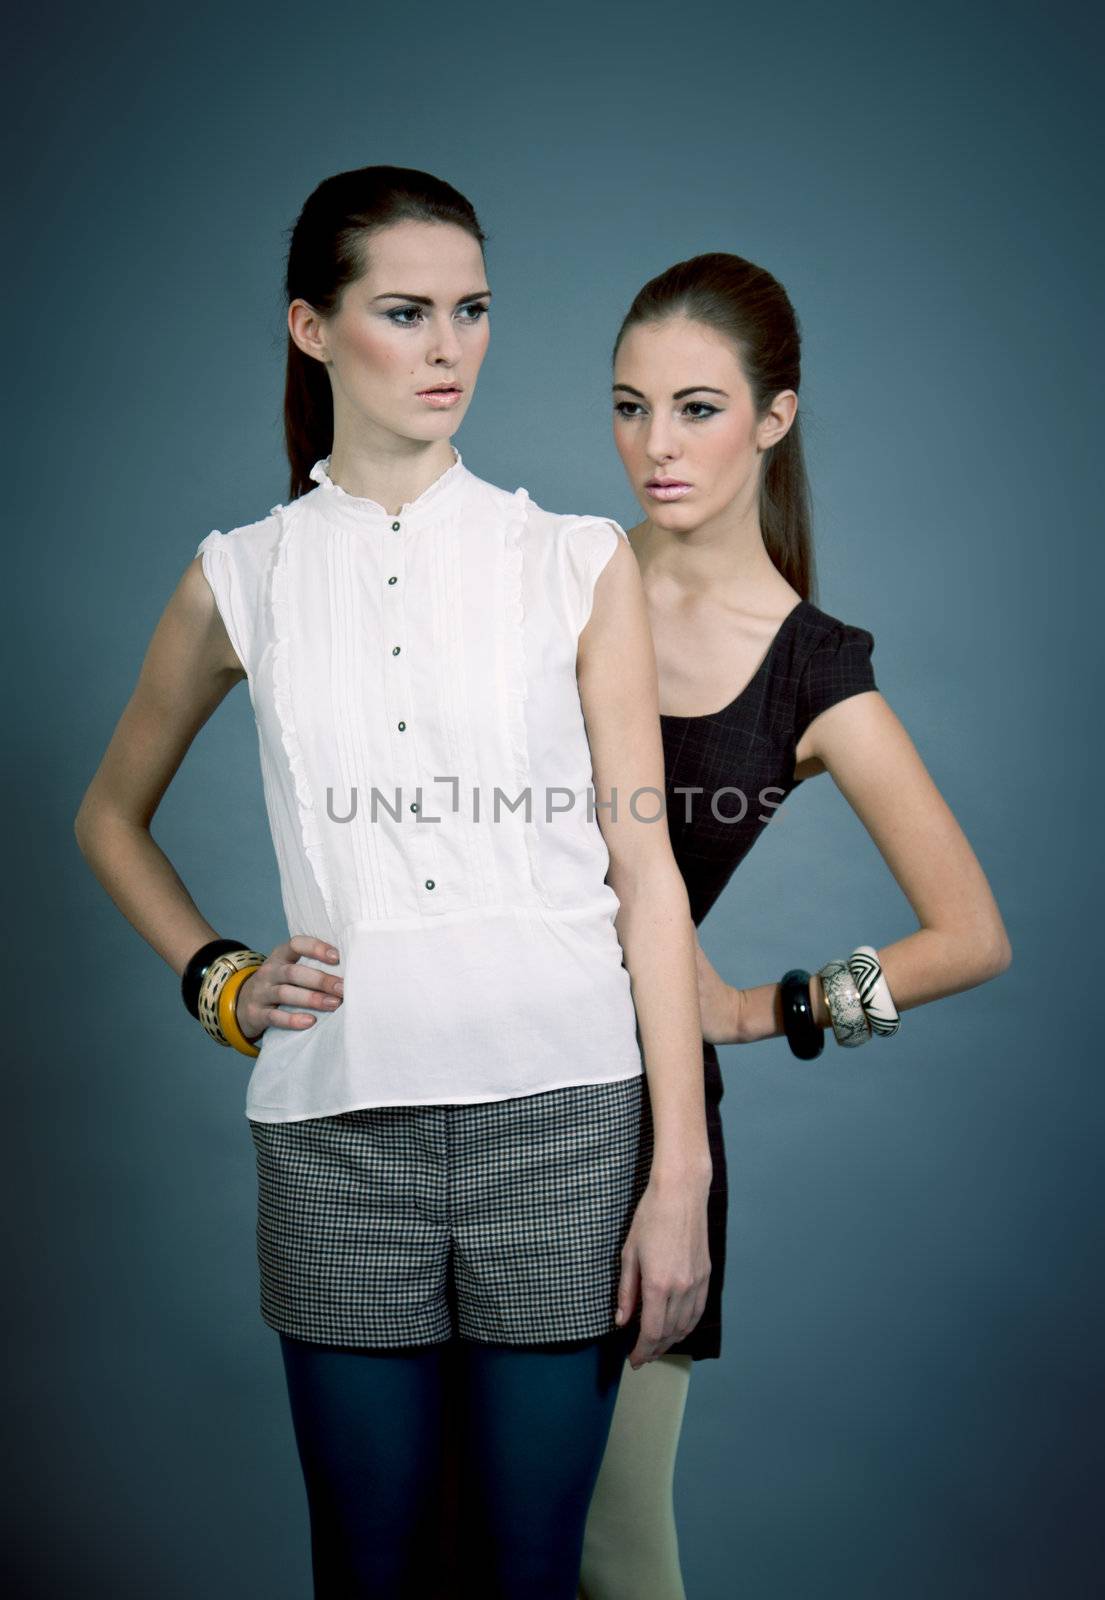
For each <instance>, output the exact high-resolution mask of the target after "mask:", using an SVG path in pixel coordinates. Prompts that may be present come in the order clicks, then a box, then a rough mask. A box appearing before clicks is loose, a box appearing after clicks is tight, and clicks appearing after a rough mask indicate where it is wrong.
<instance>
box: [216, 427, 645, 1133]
mask: <svg viewBox="0 0 1105 1600" xmlns="http://www.w3.org/2000/svg"><path fill="white" fill-rule="evenodd" d="M328 466H329V462H328V459H327V460H323V461H320V462H318V463H317V464H316V465H315V467H314V468H313V470H312V473H311V477H312V479H313V480H314V482H315V484H316V487H315V488H314V489H313V490H312V491H310V493H308V494H306V495H303V496H302V497H300V498H299V499H297V500H295V501H292V502H291V503H290V504H289V505H285V506H275V507H273V509H272V511H271V512H270V513H269V515H268V516H267V517H265V518H263V519H262V520H261V521H259V522H255V523H251V524H248V525H246V526H244V527H240V528H236V529H234V530H232V531H231V532H229V533H220V532H218V531H217V530H216V531H213V532H212V533H210V534H208V536H207V537H206V538H205V539H204V540H203V541H202V542H201V543H200V545H199V547H198V551H197V553H198V554H200V555H201V556H202V561H203V570H204V573H205V575H206V577H207V580H208V582H209V583H210V585H211V588H212V591H213V593H214V595H215V599H216V603H217V605H218V608H219V612H220V614H221V616H222V618H223V622H224V624H225V626H226V629H227V633H228V635H229V637H230V640H231V643H232V644H233V646H234V649H235V651H236V653H237V655H238V657H239V660H240V661H241V663H242V665H243V667H244V668H245V670H246V676H247V681H248V685H249V693H250V698H251V702H252V705H253V709H254V713H255V717H256V722H257V733H258V744H259V750H260V760H261V775H262V782H263V788H264V797H265V804H266V809H267V813H268V819H269V825H270V829H271V832H272V839H273V846H274V850H275V854H276V861H277V866H278V869H279V873H280V884H281V893H282V898H283V904H284V911H285V916H286V918H287V924H288V931H289V934H294V933H308V934H314V935H316V936H317V937H319V938H320V939H324V940H326V941H328V942H330V943H332V944H333V945H334V946H335V947H336V948H337V950H338V951H339V954H340V956H341V961H340V963H339V965H338V966H337V967H336V968H335V967H330V966H327V965H326V963H323V962H315V961H313V960H312V961H310V962H309V963H308V964H309V965H312V966H318V967H319V968H320V969H322V970H326V971H338V972H340V973H341V974H342V975H343V977H344V980H345V988H344V996H345V997H344V1001H343V1004H342V1005H341V1006H340V1007H339V1008H338V1010H337V1011H335V1012H332V1013H317V1014H316V1021H315V1023H314V1024H313V1026H312V1027H311V1028H309V1029H307V1030H305V1031H304V1032H298V1031H292V1030H288V1029H278V1028H269V1029H268V1030H267V1031H266V1033H265V1035H264V1036H263V1039H262V1043H261V1053H260V1055H259V1056H258V1058H257V1060H256V1061H255V1063H254V1067H253V1071H252V1074H251V1077H250V1081H249V1085H248V1089H247V1096H246V1115H247V1116H248V1117H250V1118H252V1119H254V1120H257V1121H262V1122H281V1121H294V1120H297V1119H300V1118H304V1117H310V1116H325V1115H331V1114H334V1113H337V1112H340V1111H344V1110H352V1109H355V1108H358V1107H363V1106H372V1105H412V1104H440V1103H449V1102H465V1101H481V1100H498V1099H506V1098H509V1097H511V1096H514V1095H522V1094H532V1093H537V1092H539V1091H542V1090H547V1089H551V1088H558V1087H567V1086H569V1085H575V1084H583V1083H599V1082H608V1081H612V1080H615V1079H619V1078H627V1077H634V1076H637V1075H639V1074H640V1073H641V1071H642V1070H643V1068H642V1061H641V1054H640V1045H639V1038H638V1034H637V1027H636V1016H635V1012H634V1008H633V1003H632V998H631V993H630V985H629V974H628V972H627V971H626V969H625V966H624V964H623V961H622V950H621V945H620V943H619V940H618V936H617V930H616V928H615V926H614V917H615V915H616V913H617V910H618V899H617V895H616V894H615V892H614V890H613V889H612V888H611V886H610V885H609V884H607V883H606V882H605V878H606V873H607V870H608V867H609V854H608V851H607V848H606V844H605V841H604V839H603V837H602V833H601V830H600V828H599V824H598V821H597V819H596V816H595V812H594V808H593V804H590V803H589V800H590V799H592V798H593V789H592V785H593V775H592V769H591V759H590V749H589V745H588V741H587V734H586V728H585V725H584V721H583V713H582V707H581V705H580V699H579V692H578V687H577V683H576V673H575V664H576V652H577V647H578V640H579V634H580V633H581V631H582V629H583V627H584V625H585V623H586V621H587V618H588V616H589V615H590V611H591V605H592V601H593V594H594V585H595V582H596V580H597V578H598V575H599V573H600V572H601V570H602V568H603V567H604V566H605V564H606V562H607V561H608V560H609V559H610V557H611V555H612V554H613V552H614V549H615V547H616V545H617V541H618V539H619V538H623V539H624V538H625V533H624V531H623V530H622V529H621V528H620V527H619V526H618V524H617V523H615V522H611V521H610V520H608V519H605V518H599V517H586V516H562V515H555V514H552V513H549V512H546V511H543V510H541V509H540V508H539V507H538V506H536V505H534V503H533V502H532V500H530V498H529V496H528V495H527V493H526V491H525V490H524V489H518V490H516V491H515V492H514V493H513V494H510V493H508V492H507V491H505V490H502V489H499V488H496V487H495V486H494V485H492V484H489V483H486V482H484V481H483V480H482V479H480V478H478V477H476V476H475V475H474V474H473V473H471V472H470V471H469V470H468V469H467V467H465V466H464V463H463V462H462V460H461V458H460V456H459V455H457V457H456V460H455V461H454V464H453V465H452V466H451V467H450V468H449V469H448V470H447V471H446V472H445V473H443V474H442V476H441V477H439V478H438V479H437V480H436V481H435V482H434V483H432V484H431V485H430V486H429V488H428V489H426V490H425V492H424V493H423V494H422V495H420V496H419V497H418V498H417V499H416V500H414V501H412V502H410V503H409V504H408V505H405V506H403V507H402V509H401V510H400V511H399V512H398V513H396V514H394V515H392V514H390V513H388V512H387V511H386V510H385V508H384V507H383V506H380V505H378V504H377V503H376V502H375V501H372V500H368V499H363V498H359V497H356V496H353V495H350V494H348V493H347V492H346V491H345V490H343V489H341V488H340V487H339V486H338V485H336V484H334V483H333V482H332V480H331V479H330V477H329V472H328Z"/></svg>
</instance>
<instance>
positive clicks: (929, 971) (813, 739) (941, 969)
mask: <svg viewBox="0 0 1105 1600" xmlns="http://www.w3.org/2000/svg"><path fill="white" fill-rule="evenodd" d="M799 754H800V755H801V757H802V758H803V761H805V760H810V759H812V760H816V761H818V762H820V763H821V766H822V767H823V768H824V769H825V770H826V771H828V772H830V773H831V774H832V777H833V779H834V781H835V783H836V785H837V787H838V788H839V789H840V792H841V793H842V794H843V795H844V797H845V799H846V800H847V801H848V803H849V804H850V805H851V807H852V809H853V811H855V813H856V815H857V816H858V817H859V819H860V821H861V822H862V823H863V824H864V826H865V827H866V829H867V831H868V833H869V834H870V835H871V838H872V839H873V840H874V842H875V844H876V845H877V846H878V849H879V852H880V853H881V855H882V857H883V860H884V861H885V862H886V864H887V866H888V867H889V868H890V870H891V872H892V873H893V874H894V877H895V880H896V881H897V883H898V885H899V887H900V888H901V890H902V893H903V894H904V895H905V897H906V899H907V900H908V901H909V904H910V905H911V907H912V908H913V912H914V914H915V916H916V918H917V921H918V923H919V924H920V926H919V928H918V929H917V931H916V932H915V933H911V934H908V935H907V936H906V937H905V938H903V939H898V940H896V941H895V943H893V944H890V945H887V946H886V947H885V948H884V949H882V950H880V951H879V960H880V962H881V963H882V967H883V972H884V974H885V976H886V981H887V984H888V985H889V987H890V992H891V994H892V995H893V997H894V1003H895V1005H896V1006H897V1008H898V1010H899V1011H906V1010H909V1009H910V1008H911V1007H913V1006H919V1005H924V1004H926V1003H927V1002H928V1001H930V1000H938V999H940V998H942V997H943V996H944V995H949V994H956V993H958V992H959V991H960V990H963V989H971V988H974V987H975V986H976V985H977V984H980V983H985V982H986V981H987V980H988V979H990V978H993V977H996V976H997V975H998V974H999V973H1001V972H1004V971H1005V969H1006V968H1007V967H1008V965H1009V963H1010V961H1011V959H1012V950H1011V947H1010V944H1009V937H1008V935H1007V933H1006V931H1005V925H1004V923H1003V922H1002V919H1001V913H1000V912H999V910H998V908H997V905H996V903H995V901H994V897H993V894H992V893H991V890H990V885H989V883H988V882H987V880H986V875H985V873H984V872H983V870H982V868H981V866H980V865H979V862H978V858H977V857H976V855H975V853H974V851H973V850H972V849H971V846H970V844H969V843H968V841H967V838H966V835H965V834H964V832H963V830H962V828H960V826H959V824H958V822H957V821H956V819H955V817H954V815H953V814H952V811H951V809H950V807H949V806H948V804H947V802H946V801H945V800H944V797H943V796H942V795H941V793H940V791H939V789H938V788H937V787H936V785H935V783H934V782H933V780H932V778H931V777H930V776H929V773H928V771H927V769H926V767H925V765H924V763H923V762H922V760H921V757H920V755H919V754H918V752H917V749H916V747H915V746H914V744H913V741H912V740H911V739H910V737H909V734H908V733H907V732H906V730H905V728H904V727H903V726H902V724H901V722H900V721H899V720H898V718H897V716H895V714H894V712H893V711H892V710H891V708H890V706H889V705H888V704H887V702H886V701H885V700H884V699H883V697H882V695H881V694H879V693H878V691H877V690H870V691H868V692H866V693H864V694H858V695H852V696H851V697H849V698H848V699H847V700H842V701H840V702H839V703H838V704H837V705H835V706H830V707H829V709H828V710H827V711H823V712H822V713H821V715H820V716H819V717H816V718H815V719H814V720H813V722H811V723H810V725H809V728H808V729H807V730H806V732H805V734H803V736H802V740H801V742H800V744H799ZM838 954H844V955H847V954H848V952H847V951H836V950H832V951H826V952H825V959H826V960H827V959H829V958H830V957H831V956H835V955H838ZM697 959H698V963H699V982H700V990H701V993H702V999H703V1009H704V1017H703V1020H704V1024H705V1023H707V1021H708V1023H709V1025H710V1027H711V1028H712V1030H713V1034H712V1036H713V1041H714V1043H715V1044H729V1043H734V1044H745V1043H751V1042H752V1041H753V1040H756V1039H766V1038H770V1037H772V1036H774V1035H776V1034H779V1033H781V1032H782V1031H783V1029H782V1015H781V1012H780V1010H779V986H778V984H764V985H761V986H760V987H758V988H755V989H745V990H739V989H734V988H731V987H730V986H729V985H727V984H722V982H721V979H720V978H719V977H718V975H717V973H716V972H714V969H713V968H712V967H711V966H710V964H709V962H708V961H707V959H706V957H705V955H703V954H702V952H701V950H700V951H699V952H698V955H697ZM810 989H811V994H812V998H813V1002H814V1008H815V1015H816V1017H817V1021H818V1022H819V1023H820V1025H821V1026H822V1027H828V1026H829V1021H830V1019H829V1013H828V1008H827V1007H826V1005H825V1001H824V996H823V994H822V993H821V985H820V984H819V983H812V984H811V985H810ZM707 1012H708V1013H709V1015H708V1017H707V1015H706V1013H707ZM719 1034H720V1035H723V1037H719ZM706 1036H707V1037H708V1038H709V1037H711V1034H710V1033H709V1032H708V1033H707V1035H706Z"/></svg>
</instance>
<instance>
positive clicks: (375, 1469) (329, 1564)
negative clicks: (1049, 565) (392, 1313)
mask: <svg viewBox="0 0 1105 1600" xmlns="http://www.w3.org/2000/svg"><path fill="white" fill-rule="evenodd" d="M280 1348H281V1353H282V1355H283V1357H284V1370H285V1374H286V1377H287V1382H288V1398H289V1400H290V1402H291V1410H292V1422H293V1426H294V1428H295V1436H296V1445H297V1448H298V1451H299V1458H300V1463H301V1465H302V1468H303V1476H304V1480H305V1483H306V1488H307V1504H308V1509H309V1512H310V1519H311V1561H312V1570H313V1573H314V1593H315V1597H316V1600H399V1597H401V1596H407V1595H408V1594H409V1595H412V1596H414V1595H417V1594H419V1593H420V1592H421V1590H420V1588H419V1584H420V1581H421V1575H420V1573H419V1572H418V1571H417V1570H416V1569H417V1567H418V1562H417V1561H416V1553H417V1552H418V1551H419V1550H420V1549H424V1548H426V1543H427V1541H426V1527H427V1523H428V1522H429V1519H431V1518H432V1517H433V1514H434V1511H435V1509H436V1507H435V1491H436V1489H437V1475H438V1472H439V1470H440V1462H441V1441H440V1425H441V1387H442V1385H441V1360H442V1346H441V1345H426V1346H415V1347H410V1348H403V1349H396V1350H362V1349H355V1348H345V1347H341V1346H337V1345H324V1344H312V1343H308V1342H307V1341H305V1340H302V1339H291V1338H288V1337H287V1336H286V1335H284V1334H281V1335H280ZM430 1544H431V1546H432V1538H431V1540H430Z"/></svg>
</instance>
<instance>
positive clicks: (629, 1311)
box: [614, 1248, 641, 1328]
mask: <svg viewBox="0 0 1105 1600" xmlns="http://www.w3.org/2000/svg"><path fill="white" fill-rule="evenodd" d="M640 1283H641V1272H640V1265H639V1263H638V1260H637V1252H636V1250H634V1249H632V1248H629V1249H627V1250H626V1251H625V1253H624V1254H623V1256H622V1275H621V1279H620V1280H619V1283H618V1309H617V1310H616V1311H615V1313H614V1321H615V1322H616V1323H617V1325H618V1327H619V1328H620V1327H623V1326H624V1324H625V1323H627V1322H628V1321H629V1319H630V1317H631V1316H632V1315H633V1308H634V1306H635V1305H636V1304H637V1291H638V1289H639V1288H640Z"/></svg>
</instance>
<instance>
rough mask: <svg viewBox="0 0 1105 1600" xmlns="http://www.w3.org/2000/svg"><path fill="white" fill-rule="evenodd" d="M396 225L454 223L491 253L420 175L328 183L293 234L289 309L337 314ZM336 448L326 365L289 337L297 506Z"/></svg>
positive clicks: (459, 198)
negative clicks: (375, 243) (297, 304)
mask: <svg viewBox="0 0 1105 1600" xmlns="http://www.w3.org/2000/svg"><path fill="white" fill-rule="evenodd" d="M396 222H451V223H453V224H454V225H455V226H456V227H458V228H463V229H464V230H465V232H466V233H470V234H471V235H472V237H473V239H475V240H476V241H477V243H478V244H479V246H480V249H481V250H482V249H483V246H484V243H485V240H486V235H485V234H484V232H483V230H482V228H481V227H480V225H479V222H478V221H477V219H476V213H475V211H474V210H473V208H472V205H471V203H470V201H468V200H466V199H465V197H464V196H463V195H462V194H460V193H459V192H458V191H457V190H456V189H454V188H453V187H452V186H451V185H450V184H448V183H445V182H444V181H443V180H442V179H441V178H435V177H433V176H431V174H430V173H428V172H419V171H418V170H417V169H416V168H414V167H356V168H354V169H353V170H352V171H350V172H338V173H335V174H334V176H333V177H332V178H324V179H323V181H322V182H321V183H320V184H319V185H318V187H317V188H316V189H315V190H314V191H313V192H312V193H311V194H310V195H308V197H307V200H306V202H305V204H304V206H303V209H302V211H301V212H300V213H299V216H298V217H297V219H296V221H295V224H294V226H293V227H292V228H291V229H290V230H289V231H290V234H291V242H290V244H289V247H288V265H287V270H286V272H285V277H284V290H285V296H286V298H285V307H287V306H290V305H291V303H292V301H293V300H306V301H307V303H308V304H309V305H312V306H313V307H314V308H315V310H316V311H317V312H319V314H320V315H321V316H324V317H326V316H331V315H332V314H333V312H335V311H336V310H337V307H338V304H339V302H340V300H341V297H342V294H343V292H344V291H345V289H346V287H347V285H349V284H350V283H352V282H353V280H354V279H355V278H359V277H360V276H361V274H362V273H363V272H364V270H365V265H366V251H365V243H366V240H367V239H368V238H369V237H370V236H371V235H372V234H373V233H378V232H379V230H380V229H381V228H387V227H390V226H391V224H392V223H396ZM333 443H334V401H333V391H332V390H331V388H330V379H329V376H328V375H327V372H326V368H325V367H324V366H323V364H322V362H321V361H316V360H315V359H314V358H313V357H311V356H309V355H306V354H304V352H303V351H302V350H301V349H300V348H299V346H298V345H297V344H296V342H295V340H294V339H293V338H292V336H291V334H290V333H289V334H288V361H287V372H286V376H285V379H284V448H285V450H286V452H287V456H288V464H289V466H290V468H291V480H290V486H289V499H291V500H294V499H296V498H297V496H299V495H301V494H306V493H307V492H308V490H310V489H312V488H313V487H314V485H313V483H312V482H311V479H310V477H309V473H310V470H311V468H312V467H313V466H314V464H315V462H316V461H318V460H320V459H321V458H322V457H323V456H326V455H328V454H329V453H330V450H331V448H332V447H333Z"/></svg>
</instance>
